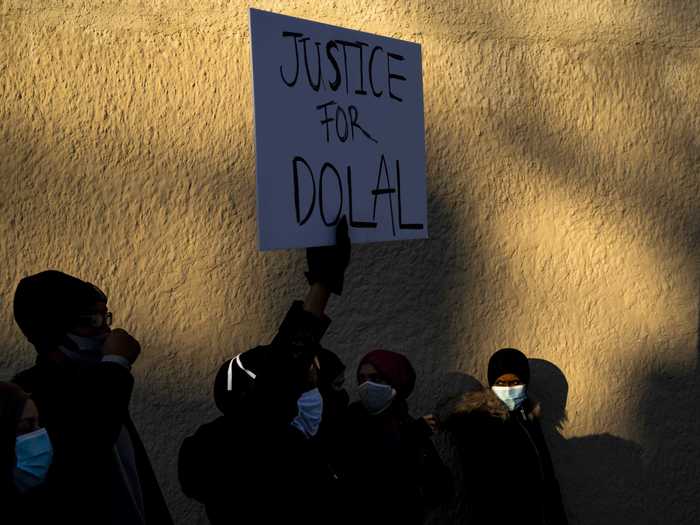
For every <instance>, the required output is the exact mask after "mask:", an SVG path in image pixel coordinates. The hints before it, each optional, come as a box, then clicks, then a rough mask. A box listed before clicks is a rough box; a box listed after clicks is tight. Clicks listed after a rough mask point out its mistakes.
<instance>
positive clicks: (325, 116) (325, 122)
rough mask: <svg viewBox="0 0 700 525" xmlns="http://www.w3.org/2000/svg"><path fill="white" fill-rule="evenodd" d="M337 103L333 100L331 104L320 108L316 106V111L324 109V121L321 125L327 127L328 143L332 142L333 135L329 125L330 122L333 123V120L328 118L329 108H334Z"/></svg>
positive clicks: (327, 103) (322, 105)
mask: <svg viewBox="0 0 700 525" xmlns="http://www.w3.org/2000/svg"><path fill="white" fill-rule="evenodd" d="M334 104H335V102H333V101H332V100H331V101H330V102H326V103H325V104H321V105H320V106H316V109H323V120H321V125H325V126H326V142H330V141H331V133H330V126H329V125H328V124H329V123H330V122H333V118H331V117H329V116H328V109H327V108H328V106H333V105H334Z"/></svg>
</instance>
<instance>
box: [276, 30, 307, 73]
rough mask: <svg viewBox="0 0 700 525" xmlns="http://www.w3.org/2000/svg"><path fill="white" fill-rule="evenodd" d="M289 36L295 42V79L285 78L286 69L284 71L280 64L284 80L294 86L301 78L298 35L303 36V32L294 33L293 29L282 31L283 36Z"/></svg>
mask: <svg viewBox="0 0 700 525" xmlns="http://www.w3.org/2000/svg"><path fill="white" fill-rule="evenodd" d="M288 36H291V37H292V42H293V43H294V57H295V58H296V69H295V70H294V80H292V81H291V82H290V81H288V80H287V79H286V78H284V71H282V66H280V76H281V77H282V82H284V83H285V84H287V86H289V87H292V86H293V85H294V84H296V83H297V79H298V78H299V48H298V47H297V37H300V36H302V33H292V32H291V31H282V38H286V37H288Z"/></svg>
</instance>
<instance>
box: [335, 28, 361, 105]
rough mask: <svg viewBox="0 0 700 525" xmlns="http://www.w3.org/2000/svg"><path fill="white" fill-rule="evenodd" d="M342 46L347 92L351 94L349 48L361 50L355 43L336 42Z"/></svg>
mask: <svg viewBox="0 0 700 525" xmlns="http://www.w3.org/2000/svg"><path fill="white" fill-rule="evenodd" d="M336 42H338V43H339V44H340V45H341V46H343V62H344V65H345V92H346V93H350V77H349V76H348V54H347V48H348V47H355V48H359V47H360V46H358V45H357V44H356V43H355V42H348V41H346V40H336Z"/></svg>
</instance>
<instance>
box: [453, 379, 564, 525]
mask: <svg viewBox="0 0 700 525" xmlns="http://www.w3.org/2000/svg"><path fill="white" fill-rule="evenodd" d="M449 411H450V412H451V413H450V415H448V416H447V417H446V421H445V427H446V428H447V429H448V430H449V431H451V432H452V433H453V435H454V437H455V439H456V444H457V448H458V449H459V452H460V456H461V460H462V471H463V477H464V484H465V486H464V492H465V494H464V497H465V502H464V503H465V504H466V515H467V519H465V523H468V524H470V525H471V524H476V525H481V524H492V523H501V522H502V523H519V524H521V525H566V523H567V519H566V514H565V512H564V508H563V506H562V501H561V494H560V491H559V483H558V482H557V479H556V477H555V475H554V469H553V467H552V460H551V457H550V454H549V450H548V448H547V444H546V442H545V440H544V436H543V434H542V429H541V427H540V424H539V421H538V415H539V406H538V405H536V404H533V403H532V402H530V401H529V400H528V401H526V402H525V404H524V405H523V406H522V407H521V408H520V409H519V410H516V411H513V412H509V411H508V408H507V407H506V406H505V404H504V403H503V402H501V400H500V399H498V397H496V395H495V394H494V393H493V391H492V390H491V389H484V390H480V391H477V392H470V393H468V394H465V395H463V396H462V397H461V398H460V399H458V400H456V402H454V404H453V405H452V406H451V408H450V409H449ZM499 517H500V518H499ZM499 519H502V521H499Z"/></svg>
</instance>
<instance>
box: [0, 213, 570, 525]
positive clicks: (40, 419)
mask: <svg viewBox="0 0 700 525" xmlns="http://www.w3.org/2000/svg"><path fill="white" fill-rule="evenodd" d="M336 236H337V239H336V244H335V245H334V246H327V247H318V248H310V249H308V250H307V261H308V272H307V273H306V277H307V279H308V282H309V291H308V293H307V295H306V297H305V299H304V300H303V301H295V302H294V303H293V304H292V306H291V308H290V309H289V311H288V313H287V315H286V317H285V318H284V320H283V321H282V323H281V325H280V326H279V328H278V331H277V333H276V335H275V336H274V337H273V338H272V340H271V341H270V342H269V344H265V345H261V346H257V347H255V348H252V349H250V350H248V351H246V352H243V353H241V354H239V355H235V356H232V357H231V358H230V359H228V360H226V361H225V362H224V363H223V364H222V365H221V367H220V368H219V370H218V372H217V373H216V375H215V377H214V398H215V403H216V406H217V407H218V409H219V411H220V412H221V416H220V417H218V418H217V419H215V420H213V421H211V422H207V423H204V424H202V425H201V426H200V427H199V428H198V429H197V431H196V432H195V433H194V434H193V435H191V436H189V437H187V438H186V439H185V440H184V442H183V443H182V445H181V447H180V453H179V457H178V475H179V481H180V485H181V487H182V490H183V492H184V494H185V495H186V496H188V497H189V498H192V499H194V500H196V501H198V502H201V503H202V504H203V505H204V507H205V508H206V513H207V517H208V519H209V521H210V523H211V524H212V525H219V524H253V523H260V524H275V523H300V524H310V525H314V524H324V525H327V524H339V525H345V524H382V525H391V524H406V525H419V524H421V523H424V521H425V520H426V518H427V516H428V514H429V512H430V511H431V510H433V509H435V508H437V507H439V506H441V505H446V504H449V503H450V501H451V500H453V499H454V498H455V496H454V494H455V492H456V490H457V487H456V486H455V484H456V482H455V481H454V478H453V475H452V470H453V469H451V468H448V466H446V465H445V463H444V462H443V460H442V459H441V457H440V454H439V453H438V451H437V449H436V447H435V446H434V444H433V442H432V436H433V435H434V434H435V433H437V432H448V433H450V434H451V435H452V437H453V438H454V439H453V440H452V441H453V442H454V443H455V444H456V447H457V449H458V452H459V454H458V457H459V458H460V461H459V463H460V464H459V465H453V467H455V468H460V469H461V471H462V473H463V475H462V476H461V477H460V483H462V484H464V487H461V488H462V489H464V490H461V491H460V493H462V494H466V500H467V501H466V502H465V505H464V509H465V510H464V512H462V513H461V514H460V517H459V519H460V523H465V524H486V523H489V524H492V523H520V524H523V525H529V524H533V525H535V524H537V525H562V524H566V523H567V520H566V514H565V512H564V509H563V506H562V503H561V495H560V491H559V486H558V483H557V481H556V477H555V475H554V470H553V468H552V462H551V459H550V456H549V452H548V449H547V445H546V443H545V440H544V437H543V435H542V431H541V429H540V426H539V423H538V412H539V406H538V405H537V403H536V402H535V401H534V400H532V399H531V397H530V396H529V395H528V385H529V382H530V373H529V366H528V360H527V358H526V357H525V355H524V354H522V353H521V352H520V351H518V350H516V349H512V348H507V349H501V350H499V351H497V352H495V353H494V354H493V356H492V357H491V359H490V362H489V366H488V374H487V377H488V387H485V388H481V389H477V390H470V391H468V392H463V393H460V395H458V396H456V397H454V398H452V399H451V400H449V402H448V403H446V404H444V406H443V410H441V412H440V414H439V417H438V416H436V415H433V414H428V415H424V416H422V417H418V418H416V417H413V416H412V415H411V410H410V405H409V398H410V395H411V393H412V391H413V389H414V386H415V383H416V380H417V377H416V372H415V370H414V368H413V366H412V365H411V363H410V361H409V360H408V359H407V357H406V356H405V355H403V354H402V353H399V352H397V351H395V349H391V350H390V349H375V350H372V351H370V352H369V353H367V354H366V355H364V356H363V357H362V359H361V360H360V363H359V366H358V369H357V370H356V371H355V373H354V377H353V379H354V382H355V383H356V385H353V388H355V390H356V394H357V396H356V397H357V399H358V400H357V401H355V402H352V403H351V402H350V395H349V393H348V386H347V385H346V384H345V381H346V377H345V371H346V367H345V364H344V363H343V362H342V360H341V359H340V358H339V357H338V356H337V355H336V354H335V353H333V352H332V351H330V350H328V349H327V348H324V347H323V346H322V339H323V335H324V333H325V332H326V330H327V328H328V326H329V325H330V322H331V321H330V319H329V318H328V317H327V316H326V314H325V309H326V306H327V304H328V301H329V299H330V297H331V294H336V295H340V294H341V293H342V290H343V282H344V275H345V270H346V268H347V266H348V263H349V261H350V241H349V238H348V233H347V224H346V223H345V221H344V220H343V221H341V223H340V224H339V226H338V228H337V233H336ZM14 315H15V319H16V322H17V324H18V326H19V328H20V329H21V331H22V333H23V334H24V336H25V337H26V338H27V339H28V341H29V342H30V343H31V344H32V345H33V346H34V348H35V349H36V353H37V356H36V364H35V365H34V366H33V367H32V368H30V369H28V370H24V371H21V372H19V373H18V374H17V375H16V376H15V377H14V379H13V380H12V382H11V383H0V476H1V478H0V494H2V498H1V501H2V502H3V503H4V504H3V505H2V508H0V513H1V514H2V515H3V518H2V523H7V524H15V523H16V524H18V525H20V524H21V525H23V524H34V523H49V522H58V523H70V524H78V525H83V524H85V525H87V524H90V525H95V524H109V525H122V524H129V525H132V524H133V525H155V524H157V525H167V524H170V523H173V520H172V518H171V515H170V512H169V510H168V506H167V504H166V502H165V499H164V498H163V495H162V493H161V490H160V487H159V484H158V481H157V478H156V476H155V474H154V471H153V469H152V467H151V463H150V461H149V457H148V454H147V451H146V449H145V447H144V445H143V443H142V442H141V439H140V438H139V434H138V431H137V429H136V427H135V425H134V423H133V422H132V420H131V418H130V415H129V404H130V398H131V392H132V389H133V385H134V378H133V376H132V374H131V367H132V366H133V365H134V364H135V362H136V361H137V359H138V357H139V354H140V351H141V347H140V345H139V343H138V341H136V339H134V338H133V337H132V336H131V335H130V334H129V333H127V332H126V331H125V330H123V329H120V328H111V324H112V323H111V321H112V315H111V313H110V312H109V310H108V309H107V296H106V295H105V294H104V293H103V292H102V291H101V290H100V289H99V288H97V287H96V286H94V285H93V284H90V283H88V282H85V281H82V280H80V279H78V278H76V277H73V276H70V275H67V274H65V273H62V272H59V271H55V270H48V271H44V272H41V273H38V274H35V275H32V276H29V277H25V278H24V279H22V280H21V281H20V282H19V284H18V286H17V289H16V292H15V297H14ZM192 417H193V418H196V417H197V415H196V414H192Z"/></svg>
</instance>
